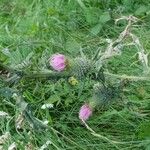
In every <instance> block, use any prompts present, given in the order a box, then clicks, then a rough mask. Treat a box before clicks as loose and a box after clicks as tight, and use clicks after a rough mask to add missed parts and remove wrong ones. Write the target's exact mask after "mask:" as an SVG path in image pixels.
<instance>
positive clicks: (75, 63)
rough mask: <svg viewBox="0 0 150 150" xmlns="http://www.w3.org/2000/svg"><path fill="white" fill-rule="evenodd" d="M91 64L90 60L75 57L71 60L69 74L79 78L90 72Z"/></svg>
mask: <svg viewBox="0 0 150 150" xmlns="http://www.w3.org/2000/svg"><path fill="white" fill-rule="evenodd" d="M92 66H93V63H92V61H91V60H89V59H87V58H81V57H77V58H75V59H73V60H72V62H71V74H72V75H73V76H75V77H77V78H79V79H81V78H83V77H85V76H86V75H87V74H89V73H90V72H91V69H92Z"/></svg>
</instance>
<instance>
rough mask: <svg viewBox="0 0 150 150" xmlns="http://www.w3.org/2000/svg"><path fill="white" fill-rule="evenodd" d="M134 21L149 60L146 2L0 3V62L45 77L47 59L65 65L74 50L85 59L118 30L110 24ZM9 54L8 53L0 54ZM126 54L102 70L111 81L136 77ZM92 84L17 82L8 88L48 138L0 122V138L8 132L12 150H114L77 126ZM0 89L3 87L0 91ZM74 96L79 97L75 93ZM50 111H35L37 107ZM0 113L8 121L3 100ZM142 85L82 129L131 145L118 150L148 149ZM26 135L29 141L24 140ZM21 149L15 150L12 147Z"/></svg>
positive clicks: (130, 52) (147, 103) (133, 59)
mask: <svg viewBox="0 0 150 150" xmlns="http://www.w3.org/2000/svg"><path fill="white" fill-rule="evenodd" d="M130 14H132V15H134V16H136V17H138V18H139V19H141V21H140V22H139V23H138V24H137V26H134V28H133V32H134V33H135V34H136V35H138V37H139V38H140V40H141V43H142V44H143V46H144V48H145V49H146V50H147V52H150V20H149V18H150V1H149V0H133V1H131V0H1V1H0V60H1V61H3V62H5V63H6V64H9V65H10V66H11V67H13V68H17V69H24V70H25V71H33V70H34V71H38V70H45V69H46V62H45V60H47V59H48V58H49V56H50V55H51V54H53V53H57V52H59V53H63V54H65V55H67V56H70V57H72V58H74V57H77V56H80V48H81V47H82V50H83V52H84V53H85V54H86V55H87V56H88V57H89V58H90V57H91V56H92V55H93V54H94V53H95V52H96V50H97V49H98V48H100V49H102V50H104V49H105V48H106V42H105V39H106V38H111V39H115V38H116V37H117V36H118V35H119V33H120V32H121V31H122V30H123V29H124V27H125V25H126V23H125V22H121V23H120V24H119V25H115V23H114V20H115V19H116V18H119V17H121V16H124V15H130ZM8 50H9V51H8ZM135 54H136V50H135V49H134V48H133V47H127V48H124V49H123V54H122V55H121V56H116V57H114V58H113V59H111V60H110V61H108V63H107V64H105V68H106V69H108V70H109V71H110V72H111V73H114V74H128V75H141V73H142V66H141V65H140V63H139V62H138V61H137V55H135ZM93 84H94V81H92V80H89V79H85V81H84V85H81V84H79V85H77V86H71V85H70V84H69V83H68V82H67V80H65V79H61V80H59V81H57V82H56V81H55V80H54V81H51V80H46V81H45V80H42V79H36V80H35V79H28V80H25V79H22V80H21V82H19V84H16V85H15V87H14V88H17V89H19V90H20V91H21V92H22V93H23V96H24V97H25V101H26V102H28V103H29V104H30V105H31V107H32V110H33V114H34V116H36V117H37V118H39V119H41V120H45V119H47V120H48V121H49V126H51V127H53V128H55V129H56V130H57V131H58V132H60V133H61V135H60V134H58V133H57V132H56V131H55V132H54V131H53V132H52V131H40V132H37V131H34V130H32V129H30V128H29V127H28V125H27V124H26V126H25V128H24V129H23V131H19V132H18V131H16V130H15V126H14V124H15V122H14V119H3V118H2V119H1V120H0V134H3V133H4V132H6V131H9V132H10V133H11V135H12V138H11V139H10V140H9V141H7V143H6V144H5V149H7V147H8V145H10V144H11V143H12V142H14V141H15V142H16V143H17V144H18V149H19V150H20V149H24V147H25V145H26V144H27V143H28V142H31V143H32V144H33V145H34V147H40V146H42V145H43V144H44V143H45V142H46V141H47V140H50V141H51V142H52V144H51V145H49V147H48V149H52V148H53V149H63V150H69V149H70V150H71V149H74V150H80V149H84V150H88V149H89V150H91V149H92V150H99V149H102V150H109V149H110V150H111V149H116V147H114V146H113V145H111V144H110V143H106V142H105V141H103V140H102V139H99V138H98V137H94V136H93V135H91V133H90V132H89V131H87V130H86V128H84V126H83V125H82V124H81V122H80V121H79V119H78V111H79V108H80V107H81V105H82V104H83V103H84V101H87V100H88V98H89V97H90V96H91V95H92V86H93ZM0 86H1V87H3V83H1V84H0ZM1 89H2V88H1ZM81 89H82V90H81ZM47 102H50V103H53V104H54V108H53V109H50V110H41V106H42V104H44V103H47ZM0 110H1V111H5V112H7V113H9V114H10V115H11V116H12V117H13V116H15V115H16V114H15V113H16V106H15V102H14V100H13V99H12V98H11V97H9V96H8V97H4V96H0ZM149 120H150V83H149V82H146V81H139V82H131V81H130V82H129V84H128V85H127V87H126V89H125V91H124V93H123V96H122V99H121V100H116V101H115V102H114V104H113V105H111V106H110V107H108V108H106V110H96V111H95V112H94V114H93V116H92V117H91V118H90V120H89V121H88V124H89V125H90V127H91V128H93V129H94V130H95V131H96V132H97V133H100V134H102V135H104V136H106V137H108V138H110V139H115V140H117V141H138V142H133V143H132V144H128V143H127V144H122V145H117V146H118V149H124V150H125V149H126V150H130V149H131V150H138V149H139V150H141V149H146V150H149V149H150V142H149V141H148V140H149V139H150V123H149ZM28 131H31V135H28V134H27V133H28ZM20 142H22V144H20Z"/></svg>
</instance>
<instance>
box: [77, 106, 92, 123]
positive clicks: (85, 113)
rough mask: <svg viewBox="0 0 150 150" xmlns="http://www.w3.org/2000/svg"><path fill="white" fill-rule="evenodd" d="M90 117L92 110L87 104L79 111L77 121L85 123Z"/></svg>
mask: <svg viewBox="0 0 150 150" xmlns="http://www.w3.org/2000/svg"><path fill="white" fill-rule="evenodd" d="M91 115H92V108H91V107H90V106H89V105H88V104H84V105H83V106H82V107H81V108H80V111H79V119H81V120H83V121H86V120H87V119H88V118H89V117H90V116H91Z"/></svg>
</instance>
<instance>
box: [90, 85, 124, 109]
mask: <svg viewBox="0 0 150 150" xmlns="http://www.w3.org/2000/svg"><path fill="white" fill-rule="evenodd" d="M119 87H120V86H111V85H107V86H106V85H104V84H100V83H98V84H95V85H94V87H93V91H94V92H93V98H92V101H91V102H90V103H91V105H92V106H93V107H96V106H100V107H103V106H106V105H107V104H109V103H110V102H111V101H113V100H114V99H115V98H118V97H120V93H121V89H120V88H119Z"/></svg>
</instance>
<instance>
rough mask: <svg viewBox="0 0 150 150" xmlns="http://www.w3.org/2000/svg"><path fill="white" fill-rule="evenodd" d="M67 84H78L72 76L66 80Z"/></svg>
mask: <svg viewBox="0 0 150 150" xmlns="http://www.w3.org/2000/svg"><path fill="white" fill-rule="evenodd" d="M68 82H69V83H70V84H71V85H73V86H74V85H77V84H78V80H77V79H76V78H75V77H73V76H72V77H70V78H69V79H68Z"/></svg>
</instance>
